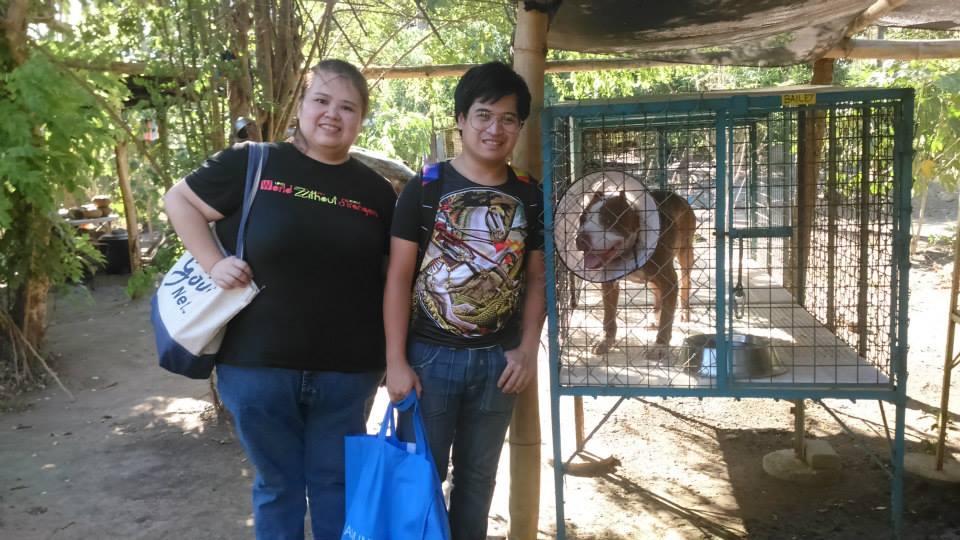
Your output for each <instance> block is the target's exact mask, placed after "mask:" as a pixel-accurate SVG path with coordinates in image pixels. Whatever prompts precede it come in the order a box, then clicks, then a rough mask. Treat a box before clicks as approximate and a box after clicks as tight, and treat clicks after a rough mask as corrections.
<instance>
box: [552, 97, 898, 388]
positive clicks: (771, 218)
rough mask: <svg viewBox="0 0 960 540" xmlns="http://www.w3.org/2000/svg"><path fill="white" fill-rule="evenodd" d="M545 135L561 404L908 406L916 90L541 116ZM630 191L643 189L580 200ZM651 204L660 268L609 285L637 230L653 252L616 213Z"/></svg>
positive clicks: (645, 104)
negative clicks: (587, 181)
mask: <svg viewBox="0 0 960 540" xmlns="http://www.w3.org/2000/svg"><path fill="white" fill-rule="evenodd" d="M794 103H800V105H794ZM543 135H544V158H545V162H546V163H547V164H549V166H548V167H547V169H546V172H545V174H544V176H545V186H546V189H545V192H546V198H547V201H546V205H545V206H546V213H547V217H546V222H547V228H548V232H549V233H551V234H548V237H549V238H548V271H549V272H550V274H551V275H552V277H553V279H552V283H551V286H550V287H549V289H550V290H549V292H548V294H550V295H551V296H552V297H551V301H550V303H549V305H550V313H549V315H550V331H551V358H552V360H553V361H554V366H553V368H554V371H555V372H556V375H557V385H558V387H564V388H581V389H591V388H592V389H593V390H584V391H583V392H582V393H585V394H594V393H600V394H611V393H612V394H623V395H698V396H699V395H729V396H738V395H758V396H769V397H789V396H788V395H786V394H783V393H781V392H780V391H781V390H791V392H790V393H791V394H792V395H799V396H802V397H845V395H846V394H845V392H846V391H847V390H850V391H851V392H853V394H852V396H855V395H857V394H856V393H857V392H863V391H865V390H866V391H871V395H874V396H880V395H886V396H887V397H889V396H891V395H892V393H893V392H894V391H895V389H896V379H897V374H896V372H897V369H898V368H903V367H904V366H903V361H904V352H905V350H906V348H905V347H906V342H905V339H906V322H907V321H906V295H907V280H906V272H907V269H908V260H907V257H906V253H907V244H908V237H909V219H910V185H911V176H910V161H911V159H910V158H911V141H912V94H910V92H909V91H907V90H902V91H901V90H854V91H850V90H843V91H841V90H836V89H829V90H827V89H823V88H819V89H817V88H809V89H803V90H802V91H792V92H784V91H780V92H776V93H764V92H759V91H752V92H741V93H726V94H716V95H714V94H703V95H698V96H696V97H695V98H692V99H683V98H679V97H678V98H671V99H666V100H664V99H659V100H650V101H642V102H634V103H607V104H582V103H581V104H574V105H560V106H555V107H551V108H549V109H547V110H546V111H545V122H544V133H543ZM620 173H626V174H627V175H629V176H630V177H632V178H634V179H636V180H638V182H635V183H632V184H630V186H626V187H625V186H624V185H620V184H617V183H616V182H610V183H609V184H610V185H609V186H606V185H601V184H596V185H594V186H592V187H590V188H588V189H586V190H584V188H583V187H582V182H581V183H578V180H581V179H584V178H597V177H598V174H599V176H600V177H603V176H604V175H607V176H611V177H612V176H614V175H619V174H620ZM597 186H600V187H597ZM638 186H639V187H638ZM604 190H606V191H604ZM631 191H643V192H644V194H643V195H640V194H637V193H631ZM642 196H647V197H649V196H653V197H654V198H655V199H656V200H657V201H658V202H657V205H658V206H657V207H658V215H659V222H660V226H661V229H659V231H658V233H659V240H658V241H657V242H656V246H655V248H656V250H658V251H654V255H653V257H652V259H657V260H656V261H655V262H656V264H650V263H648V264H646V265H645V266H643V268H642V269H641V270H640V271H639V272H633V273H628V275H627V276H626V279H622V280H616V279H614V280H609V279H604V278H603V276H604V274H600V273H598V270H592V269H596V268H598V267H602V265H603V264H610V261H609V260H608V261H606V262H605V261H604V260H602V259H603V258H604V257H608V258H609V257H613V260H617V259H616V257H615V252H619V251H618V250H621V249H622V245H623V244H630V243H631V242H634V241H636V240H635V238H636V236H637V235H635V234H634V233H635V232H636V230H638V229H639V230H640V234H639V236H640V237H641V240H642V238H643V237H645V235H646V237H647V238H649V233H645V232H643V229H644V227H645V226H646V225H647V224H646V223H645V222H644V220H643V219H639V220H638V219H637V218H635V217H633V218H632V217H631V215H630V213H631V209H630V208H629V205H627V206H626V207H625V206H624V205H623V204H622V203H621V204H619V206H618V205H617V204H614V203H615V202H616V201H614V199H616V198H617V197H625V200H626V199H631V197H632V198H633V199H632V200H636V198H637V197H642ZM665 197H666V198H667V199H665ZM677 199H679V201H677ZM648 200H650V199H648ZM662 200H670V201H673V204H672V206H669V205H665V204H663V202H662ZM571 201H573V202H572V203H571ZM601 201H605V202H601ZM611 201H612V202H611ZM606 203H610V204H606ZM591 205H592V206H591ZM611 205H612V206H611ZM676 207H682V208H680V209H679V210H678V209H677V208H676ZM685 212H688V213H692V214H693V216H694V220H693V222H694V224H693V225H689V221H687V222H686V223H687V225H686V226H685V225H684V221H683V220H684V217H683V215H684V213H685ZM604 213H606V215H603V214H604ZM614 229H616V231H614ZM631 235H633V236H631ZM685 242H686V243H687V244H685ZM648 243H649V242H648ZM685 245H689V246H692V256H688V257H685V256H684V253H687V255H689V252H688V251H687V252H685V251H684V246H685ZM591 271H592V272H593V274H592V275H593V278H591V275H590V272H591ZM597 276H600V277H599V278H597ZM603 281H607V283H603ZM603 389H606V390H603ZM797 389H800V390H799V391H795V390H797Z"/></svg>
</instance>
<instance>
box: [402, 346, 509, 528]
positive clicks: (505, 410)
mask: <svg viewBox="0 0 960 540" xmlns="http://www.w3.org/2000/svg"><path fill="white" fill-rule="evenodd" d="M407 361H408V362H409V363H410V366H411V367H412V368H413V369H414V371H416V373H417V376H418V377H420V383H421V384H422V385H423V392H422V394H421V396H420V409H421V411H422V412H423V420H424V424H425V425H426V428H427V440H428V442H429V444H430V452H431V453H432V454H433V460H434V462H435V463H436V465H437V472H438V473H439V475H440V479H441V480H443V479H445V478H446V477H447V465H448V463H449V462H450V460H451V448H452V450H453V455H452V462H453V473H452V478H451V485H452V490H451V492H450V509H449V515H450V532H451V534H452V536H453V540H485V539H486V538H487V515H488V514H489V513H490V501H491V500H492V499H493V488H494V486H495V485H496V478H497V465H498V464H499V462H500V451H501V450H502V449H503V442H504V438H505V436H506V433H507V428H508V427H509V426H510V418H511V416H512V414H513V405H514V402H515V401H516V396H515V395H512V394H511V395H508V394H504V393H503V392H501V391H500V389H499V388H498V387H497V380H498V379H499V378H500V374H501V373H503V370H504V368H505V367H506V365H507V360H506V356H505V355H504V352H503V348H502V347H500V346H494V347H488V348H484V349H456V348H452V347H444V346H440V345H433V344H428V343H423V342H418V341H411V342H410V344H409V345H408V347H407ZM398 431H399V435H400V437H401V438H403V439H404V440H408V441H409V440H413V426H412V423H411V422H410V418H409V416H408V415H406V414H401V416H400V424H399V426H398Z"/></svg>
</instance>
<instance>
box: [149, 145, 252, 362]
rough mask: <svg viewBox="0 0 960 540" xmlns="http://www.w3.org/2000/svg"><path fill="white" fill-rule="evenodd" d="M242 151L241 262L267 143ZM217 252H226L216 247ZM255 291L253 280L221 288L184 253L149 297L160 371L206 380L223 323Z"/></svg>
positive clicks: (219, 339)
mask: <svg viewBox="0 0 960 540" xmlns="http://www.w3.org/2000/svg"><path fill="white" fill-rule="evenodd" d="M247 148H248V151H249V155H248V157H247V176H246V180H245V182H246V183H245V184H244V188H243V206H242V209H241V212H242V213H241V216H240V228H239V230H238V232H237V254H236V255H237V257H238V258H240V259H242V258H243V243H244V236H245V235H244V233H245V231H246V228H247V218H248V217H249V214H250V208H251V207H252V206H253V199H254V198H255V197H256V195H257V188H258V184H259V183H260V173H261V172H262V171H263V165H264V163H266V161H267V154H268V152H267V145H266V144H263V143H250V144H249V145H248V147H247ZM214 237H216V235H215V234H214ZM217 243H218V244H219V240H218V241H217ZM220 250H221V251H223V252H224V254H225V255H227V254H228V253H227V251H226V250H225V249H224V248H223V246H222V245H221V246H220ZM259 292H260V289H259V287H257V285H256V284H255V283H254V282H253V281H251V282H250V283H249V284H247V286H246V287H234V288H232V289H221V288H220V287H218V286H217V285H216V284H215V283H214V282H213V280H212V279H210V276H208V275H207V273H206V272H204V271H203V269H202V268H200V265H199V264H198V263H197V261H196V260H195V259H194V258H193V255H190V253H189V252H184V254H183V256H181V257H180V259H179V260H178V261H177V262H176V263H175V264H174V265H173V268H171V269H170V270H169V271H168V272H167V274H166V275H165V276H163V280H162V281H161V282H160V286H159V287H158V288H157V292H156V294H154V296H153V301H152V311H151V315H150V320H151V322H152V323H153V331H154V334H155V336H156V340H157V353H158V355H159V358H160V367H162V368H164V369H166V370H168V371H171V372H173V373H176V374H179V375H183V376H186V377H189V378H191V379H206V378H207V377H209V376H210V373H211V372H212V371H213V365H214V363H215V359H216V355H217V351H218V350H220V343H221V342H222V341H223V334H224V332H225V331H226V327H227V323H228V322H230V319H232V318H233V317H234V316H235V315H236V314H237V313H240V311H241V310H242V309H243V308H245V307H246V306H247V305H248V304H249V303H250V302H252V301H253V299H254V297H255V296H256V295H257V293H259Z"/></svg>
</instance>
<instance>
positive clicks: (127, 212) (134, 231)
mask: <svg viewBox="0 0 960 540" xmlns="http://www.w3.org/2000/svg"><path fill="white" fill-rule="evenodd" d="M115 154H116V157H117V177H119V179H120V193H121V194H122V195H123V214H124V216H126V220H127V256H128V257H129V258H130V272H131V273H132V272H136V271H137V270H139V269H140V231H139V227H137V205H136V203H135V202H134V199H133V190H132V189H131V187H130V162H129V161H128V160H127V141H118V142H117V146H116V149H115Z"/></svg>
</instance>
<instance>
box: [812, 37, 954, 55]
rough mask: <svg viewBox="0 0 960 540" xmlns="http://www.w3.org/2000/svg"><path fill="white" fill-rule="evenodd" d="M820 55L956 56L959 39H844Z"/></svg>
mask: <svg viewBox="0 0 960 540" xmlns="http://www.w3.org/2000/svg"><path fill="white" fill-rule="evenodd" d="M823 57H824V58H854V59H873V58H885V59H889V60H936V59H944V58H960V39H928V40H912V39H898V40H880V39H845V40H843V41H841V42H840V43H839V44H838V45H837V46H836V47H834V48H832V49H830V50H829V51H827V53H826V54H824V55H823Z"/></svg>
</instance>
